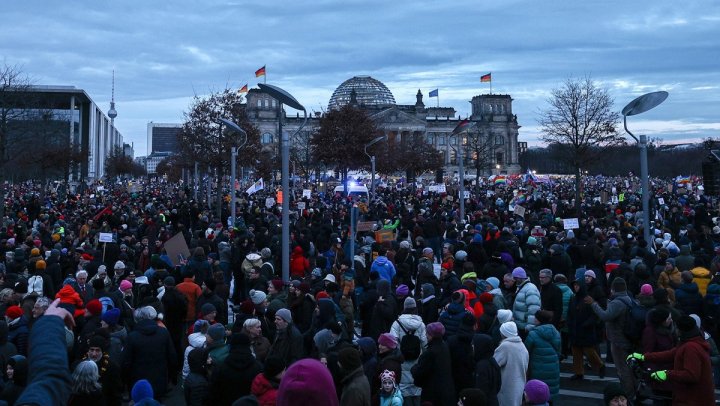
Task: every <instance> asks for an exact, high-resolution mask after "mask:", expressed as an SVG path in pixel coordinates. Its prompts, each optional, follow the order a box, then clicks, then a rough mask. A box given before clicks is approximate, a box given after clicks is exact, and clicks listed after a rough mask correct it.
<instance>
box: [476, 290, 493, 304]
mask: <svg viewBox="0 0 720 406" xmlns="http://www.w3.org/2000/svg"><path fill="white" fill-rule="evenodd" d="M479 299H480V303H483V304H485V303H492V301H493V295H492V293H489V292H483V293H481V294H480V298H479Z"/></svg>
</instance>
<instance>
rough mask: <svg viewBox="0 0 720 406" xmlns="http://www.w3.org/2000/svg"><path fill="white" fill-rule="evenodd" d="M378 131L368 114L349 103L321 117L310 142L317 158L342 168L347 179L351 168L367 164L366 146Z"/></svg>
mask: <svg viewBox="0 0 720 406" xmlns="http://www.w3.org/2000/svg"><path fill="white" fill-rule="evenodd" d="M376 135H377V128H376V127H375V123H374V122H373V121H372V119H371V118H370V117H369V116H368V114H367V113H366V112H365V111H364V110H361V109H358V108H357V107H353V106H351V105H346V106H343V107H342V108H341V109H339V110H332V111H330V112H328V113H327V114H325V115H324V116H323V117H322V118H321V119H320V128H318V130H317V131H316V132H315V134H313V136H312V139H311V140H310V143H311V145H312V148H313V150H314V152H315V154H314V157H315V160H316V161H317V162H321V163H323V164H325V165H327V166H329V167H334V168H335V169H337V170H339V171H341V172H342V174H343V179H345V178H346V177H347V172H348V170H350V169H360V168H363V167H368V165H369V162H368V160H367V157H366V156H365V153H364V147H365V144H367V143H369V142H370V141H372V139H373V138H374V137H375V136H376Z"/></svg>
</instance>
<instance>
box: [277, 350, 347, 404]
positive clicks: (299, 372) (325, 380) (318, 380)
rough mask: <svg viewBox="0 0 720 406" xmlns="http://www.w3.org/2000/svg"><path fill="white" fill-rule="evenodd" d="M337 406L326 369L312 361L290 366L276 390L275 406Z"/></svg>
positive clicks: (308, 360) (301, 361)
mask: <svg viewBox="0 0 720 406" xmlns="http://www.w3.org/2000/svg"><path fill="white" fill-rule="evenodd" d="M319 405H325V406H338V398H337V395H336V392H335V384H334V383H333V379H332V376H331V375H330V371H328V369H327V367H326V366H325V365H323V364H322V363H320V361H317V360H314V359H302V360H300V361H298V362H296V363H295V364H293V365H291V366H290V367H289V368H288V369H287V371H286V372H285V375H284V376H283V379H282V381H281V382H280V387H279V388H278V396H277V406H319Z"/></svg>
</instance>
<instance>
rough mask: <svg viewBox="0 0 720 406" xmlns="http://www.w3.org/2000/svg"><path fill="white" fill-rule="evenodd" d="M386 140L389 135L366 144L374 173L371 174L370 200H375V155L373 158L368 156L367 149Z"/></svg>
mask: <svg viewBox="0 0 720 406" xmlns="http://www.w3.org/2000/svg"><path fill="white" fill-rule="evenodd" d="M386 139H387V135H381V136H379V137H377V138H375V139H374V140H372V141H370V142H369V143H367V144H365V155H367V156H368V158H370V167H371V168H372V169H371V171H372V172H371V174H370V198H375V154H372V156H371V155H370V154H368V152H367V149H368V147H369V146H371V145H373V144H377V143H378V142H380V141H385V140H386Z"/></svg>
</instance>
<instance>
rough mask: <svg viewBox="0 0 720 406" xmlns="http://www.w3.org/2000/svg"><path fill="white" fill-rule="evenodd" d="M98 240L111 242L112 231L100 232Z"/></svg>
mask: <svg viewBox="0 0 720 406" xmlns="http://www.w3.org/2000/svg"><path fill="white" fill-rule="evenodd" d="M99 241H100V242H113V235H112V233H100V238H99Z"/></svg>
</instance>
